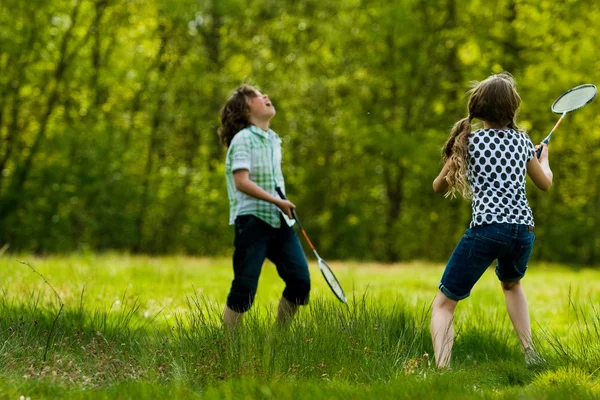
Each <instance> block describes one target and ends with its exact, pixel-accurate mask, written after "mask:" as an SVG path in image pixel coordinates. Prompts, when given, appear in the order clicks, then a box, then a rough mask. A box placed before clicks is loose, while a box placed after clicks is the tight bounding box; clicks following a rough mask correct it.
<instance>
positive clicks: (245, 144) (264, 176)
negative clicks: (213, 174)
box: [225, 125, 294, 228]
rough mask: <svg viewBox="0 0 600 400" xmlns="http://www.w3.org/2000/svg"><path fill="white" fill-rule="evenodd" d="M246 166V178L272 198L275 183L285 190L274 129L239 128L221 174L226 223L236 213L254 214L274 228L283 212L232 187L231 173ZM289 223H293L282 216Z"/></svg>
mask: <svg viewBox="0 0 600 400" xmlns="http://www.w3.org/2000/svg"><path fill="white" fill-rule="evenodd" d="M238 169H246V170H248V172H249V176H250V180H251V181H253V182H254V183H256V184H257V185H258V186H260V187H261V188H262V189H264V190H265V191H267V192H269V193H270V194H272V195H273V196H275V197H279V195H278V194H277V192H276V191H275V188H276V187H277V186H279V187H280V188H281V190H282V191H283V193H285V182H284V180H283V173H282V172H281V139H280V138H279V136H277V134H276V133H275V132H273V131H272V130H270V129H269V131H268V132H265V131H263V130H262V129H260V128H258V127H256V126H254V125H251V126H250V127H248V128H246V129H243V130H241V131H239V132H238V133H237V134H236V135H235V136H234V137H233V139H232V140H231V144H230V145H229V149H228V150H227V156H226V158H225V176H226V178H227V195H228V196H229V224H230V225H233V224H234V223H235V218H236V217H237V216H238V215H248V214H251V215H254V216H256V217H258V218H260V219H262V220H263V221H265V222H266V223H268V224H269V225H271V226H272V227H274V228H279V227H280V225H281V222H280V219H279V218H280V215H283V212H282V211H281V210H280V209H279V208H278V207H277V206H276V205H274V204H272V203H269V202H268V201H264V200H259V199H257V198H254V197H251V196H248V195H247V194H245V193H242V192H240V191H239V190H237V189H236V188H235V183H234V180H233V173H234V172H235V171H237V170H238ZM283 216H284V218H285V221H286V222H287V224H288V225H289V226H292V225H293V224H294V221H293V220H290V219H289V218H288V217H287V216H286V215H283Z"/></svg>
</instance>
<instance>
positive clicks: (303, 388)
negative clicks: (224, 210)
mask: <svg viewBox="0 0 600 400" xmlns="http://www.w3.org/2000/svg"><path fill="white" fill-rule="evenodd" d="M22 262H25V263H27V264H29V265H27V264H24V263H22ZM331 264H332V267H333V268H334V270H335V272H336V273H337V275H338V278H339V279H340V281H341V282H342V283H343V285H344V286H345V288H346V291H347V292H349V293H348V294H349V296H348V297H349V299H350V300H349V303H350V304H349V307H345V306H342V305H341V304H340V303H338V302H337V300H335V299H334V297H333V295H332V294H331V293H329V289H328V288H327V287H326V284H325V283H324V281H323V279H322V278H321V276H320V273H319V272H318V270H317V269H316V266H315V265H314V264H313V265H311V273H312V276H313V286H314V289H313V292H312V294H311V296H312V297H311V304H310V306H308V307H306V308H303V309H302V310H301V313H300V315H299V318H297V319H296V320H295V321H294V323H293V324H292V326H290V327H289V328H287V329H282V328H279V327H276V326H274V325H273V321H274V318H275V317H274V314H275V310H276V304H277V300H278V298H279V296H280V293H281V291H282V290H283V284H282V282H281V281H280V280H279V278H278V277H277V274H276V272H275V269H274V267H273V266H272V265H271V264H269V263H267V264H266V266H265V268H264V271H263V275H262V277H261V281H260V284H259V293H258V296H257V299H256V303H255V304H256V306H255V307H254V308H253V310H252V311H251V312H250V313H249V315H248V316H247V319H246V321H245V325H244V327H243V329H241V330H239V331H238V332H235V333H234V334H231V333H229V332H227V331H225V330H224V329H223V328H222V327H221V325H220V314H221V311H222V307H223V302H224V300H225V298H226V295H227V291H228V288H229V284H230V280H231V275H232V273H231V266H230V262H229V260H206V259H194V258H185V257H169V258H149V257H133V256H127V255H116V254H107V255H77V256H65V257H47V258H36V257H33V256H28V255H21V256H16V255H10V256H7V255H5V256H3V257H2V258H0V282H1V287H2V290H3V293H2V299H1V302H0V367H1V371H2V372H1V376H0V398H7V399H19V398H21V396H23V398H24V399H26V398H28V397H29V398H31V399H32V400H33V399H38V398H75V399H79V398H81V399H87V398H90V399H98V398H100V399H101V398H118V399H134V398H135V399H139V398H218V399H221V398H223V399H255V398H265V399H268V398H269V399H270V398H272V399H311V400H314V399H316V398H327V399H348V398H352V399H363V398H364V399H380V398H406V399H414V398H419V399H427V398H436V399H438V398H448V399H458V398H461V399H468V398H474V399H529V398H531V399H540V398H544V399H565V398H573V399H586V398H590V399H592V398H594V399H595V398H600V383H598V382H599V381H600V379H599V378H600V270H593V269H578V268H571V267H569V266H564V265H563V266H561V265H544V264H537V263H532V264H530V269H529V272H528V275H527V277H526V279H525V281H524V287H525V290H526V293H527V294H528V299H529V302H530V308H531V314H532V325H533V329H534V335H535V340H536V343H537V346H538V348H539V350H540V352H541V353H542V355H543V356H544V357H545V359H546V360H547V365H545V366H544V367H541V368H538V369H527V368H526V367H525V365H524V362H523V360H522V357H521V354H520V351H519V349H518V344H517V339H516V336H515V335H514V333H513V331H512V328H511V325H510V321H509V320H508V317H507V315H506V311H505V309H504V299H503V295H502V291H501V290H500V286H499V284H498V282H497V280H496V277H495V275H494V273H493V271H491V270H490V271H488V272H487V273H486V274H485V275H484V277H483V279H482V281H481V282H479V283H478V285H477V286H476V288H475V290H474V291H473V293H472V296H471V297H470V298H469V299H467V300H466V301H464V302H461V303H460V304H459V306H458V310H457V317H456V330H457V338H456V344H455V350H454V357H453V363H452V369H451V370H449V371H443V372H438V371H436V369H435V368H434V367H433V363H432V354H431V353H432V352H431V343H430V336H429V332H428V324H429V314H430V310H429V309H430V304H431V301H432V300H433V297H434V295H435V292H436V285H437V282H438V280H439V278H440V276H441V273H442V270H443V265H439V264H438V265H434V264H426V263H416V262H415V263H408V264H401V265H395V266H384V265H376V264H359V263H344V264H336V263H331ZM33 268H34V269H35V270H36V271H37V272H39V273H41V274H42V275H43V276H44V277H45V278H46V279H47V281H48V282H49V283H50V285H52V287H53V288H54V289H55V290H56V293H54V291H53V290H52V288H51V287H50V286H49V285H48V284H47V283H45V282H44V280H43V278H42V277H41V276H40V275H38V274H36V272H35V271H34V270H33ZM61 303H62V304H64V306H63V307H62V309H61V306H60V304H61ZM44 358H45V360H44Z"/></svg>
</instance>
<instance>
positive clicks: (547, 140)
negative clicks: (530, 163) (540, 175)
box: [535, 136, 550, 158]
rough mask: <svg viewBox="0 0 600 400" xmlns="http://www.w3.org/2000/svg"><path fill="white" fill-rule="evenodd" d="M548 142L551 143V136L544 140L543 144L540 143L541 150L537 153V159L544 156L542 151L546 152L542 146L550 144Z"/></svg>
mask: <svg viewBox="0 0 600 400" xmlns="http://www.w3.org/2000/svg"><path fill="white" fill-rule="evenodd" d="M548 142H550V137H549V136H548V137H547V138H546V139H544V140H542V143H540V148H539V149H538V150H537V151H536V152H535V155H536V157H537V158H540V156H541V155H542V150H544V147H543V146H542V145H543V144H548Z"/></svg>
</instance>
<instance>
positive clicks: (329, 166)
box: [0, 0, 600, 264]
mask: <svg viewBox="0 0 600 400" xmlns="http://www.w3.org/2000/svg"><path fill="white" fill-rule="evenodd" d="M0 10H1V12H0V247H1V246H4V245H5V244H7V245H9V246H10V248H11V249H14V250H17V251H34V252H38V253H46V252H68V251H73V250H83V251H85V250H87V249H94V250H105V249H117V250H127V251H134V252H147V253H162V254H164V253H191V254H199V255H214V254H226V253H228V252H229V251H230V248H231V234H232V233H231V230H230V229H229V228H228V226H227V220H228V215H227V214H228V206H227V198H226V191H225V184H224V177H223V161H224V149H223V148H222V147H221V146H220V145H219V141H218V139H217V135H216V131H217V128H218V111H219V108H220V107H221V105H222V104H223V103H224V101H225V100H226V98H227V96H228V93H229V91H230V90H232V89H233V88H235V87H236V86H237V85H238V84H239V83H242V82H248V83H252V84H256V85H258V86H259V87H260V88H261V89H262V90H263V91H265V92H267V93H269V94H270V95H271V97H272V98H273V101H274V104H275V106H276V107H277V110H278V115H277V116H276V118H275V119H274V121H273V128H274V129H275V130H276V131H277V132H278V133H280V135H281V136H282V137H283V138H284V163H285V165H284V174H285V176H286V179H287V183H288V186H289V190H288V191H289V195H290V198H291V199H292V201H294V202H295V203H296V205H297V206H298V212H299V213H300V214H301V215H302V216H304V221H305V223H306V228H307V229H308V230H309V232H310V233H311V235H312V236H313V237H314V238H315V241H316V245H317V246H318V247H319V248H320V249H322V251H321V252H322V253H323V254H324V255H326V256H327V257H328V258H333V259H372V260H379V261H397V260H407V259H432V260H441V259H444V258H447V256H448V254H449V253H450V251H451V249H452V248H453V246H454V244H455V242H456V240H457V239H458V237H460V235H461V232H462V230H463V229H464V228H465V227H466V224H467V222H468V221H469V213H470V210H469V205H468V203H467V202H463V201H460V200H454V201H447V200H445V199H443V198H441V197H440V196H437V195H435V194H434V193H432V191H431V182H432V180H433V178H434V177H435V176H436V174H437V172H438V169H439V167H440V155H439V149H440V147H441V145H442V143H443V142H444V140H445V138H446V135H447V134H448V132H449V128H450V127H451V126H452V124H453V123H454V122H455V121H456V120H458V119H460V118H462V117H463V116H464V114H465V108H466V104H465V103H466V99H465V97H464V93H465V91H466V90H467V89H468V87H469V82H470V81H471V80H474V79H484V78H485V77H487V76H488V75H489V74H490V73H492V72H500V71H502V70H508V71H509V72H511V73H512V74H513V75H515V77H516V79H517V81H518V84H519V90H520V93H521V96H522V98H523V106H522V112H521V119H520V121H521V125H522V126H523V127H525V128H526V129H527V130H528V131H529V133H530V135H531V137H532V139H533V140H534V141H538V140H540V139H541V138H543V137H544V136H545V134H546V132H547V131H548V130H549V129H550V128H551V127H552V125H553V123H554V122H555V120H556V116H555V115H554V114H552V113H551V112H550V110H549V108H550V107H549V106H550V104H551V103H552V101H553V100H554V98H555V97H557V96H558V95H559V94H560V93H561V92H563V91H564V90H566V89H568V88H570V87H572V86H575V85H577V84H581V83H587V82H592V83H593V78H594V76H595V73H596V71H597V69H598V63H597V61H596V59H595V58H594V54H595V49H596V48H598V45H599V43H598V40H599V39H598V37H600V35H596V34H595V31H594V29H595V28H594V27H595V26H598V22H599V21H600V10H599V9H598V7H597V6H596V4H595V3H594V2H591V1H579V2H562V3H561V2H559V3H556V2H542V3H539V2H532V1H516V0H495V1H492V2H482V1H463V0H444V1H441V2H440V1H413V0H402V1H400V2H388V1H382V0H352V1H341V0H332V1H326V2H324V1H315V0H303V1H296V2H291V1H271V0H250V1H246V2H241V1H239V0H227V1H223V0H201V1H191V0H185V1H180V0H177V1H175V0H169V1H157V0H146V1H142V0H128V1H113V0H75V1H70V2H59V1H51V2H43V1H37V0H36V1H27V2H23V1H18V0H5V1H4V2H2V4H0ZM595 109H596V105H595V104H592V105H591V106H590V107H588V108H586V109H584V110H581V111H578V112H577V113H575V114H572V115H569V116H568V118H567V120H566V121H565V122H564V124H563V125H562V126H561V128H560V132H558V134H557V135H556V136H555V139H554V140H553V142H552V146H551V165H552V167H553V169H554V173H555V175H554V176H555V186H554V188H553V189H552V190H551V192H550V193H549V194H545V193H543V194H542V193H537V192H533V191H532V192H531V193H530V202H531V205H532V208H533V210H534V214H535V217H536V222H537V225H538V229H537V231H536V235H537V245H536V248H535V251H534V257H535V258H537V259H545V260H555V261H562V262H570V263H571V262H573V263H579V264H597V263H598V257H599V253H600V252H599V250H600V236H599V234H598V233H599V232H598V229H599V228H598V227H599V226H600V221H598V219H599V218H600V183H599V182H600V179H599V175H598V172H597V168H595V165H596V164H597V163H598V162H599V161H600V150H598V149H600V146H599V144H600V134H599V132H600V130H599V129H598V128H599V127H600V118H599V117H598V115H599V114H598V113H596V112H595Z"/></svg>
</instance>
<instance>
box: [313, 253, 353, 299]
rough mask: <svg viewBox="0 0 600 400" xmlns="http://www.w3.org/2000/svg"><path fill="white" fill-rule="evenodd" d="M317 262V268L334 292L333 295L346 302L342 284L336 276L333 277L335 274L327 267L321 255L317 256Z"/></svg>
mask: <svg viewBox="0 0 600 400" xmlns="http://www.w3.org/2000/svg"><path fill="white" fill-rule="evenodd" d="M318 262H319V269H320V270H321V273H322V274H323V278H325V281H326V282H327V284H328V285H329V288H330V289H331V291H332V292H333V293H334V294H335V296H336V297H337V298H338V300H339V301H341V302H342V303H344V304H346V303H347V299H346V294H345V293H344V289H342V285H340V283H339V282H338V280H337V278H336V277H335V274H334V273H333V271H332V270H331V268H329V265H327V263H326V262H325V260H323V259H322V258H321V257H319V258H318Z"/></svg>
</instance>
